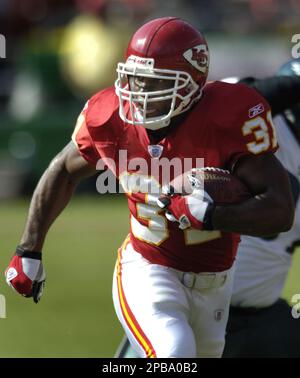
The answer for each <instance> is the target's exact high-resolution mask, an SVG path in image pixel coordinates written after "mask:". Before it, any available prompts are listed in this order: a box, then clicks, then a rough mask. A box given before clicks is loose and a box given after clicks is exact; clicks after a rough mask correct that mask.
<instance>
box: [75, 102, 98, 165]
mask: <svg viewBox="0 0 300 378" xmlns="http://www.w3.org/2000/svg"><path fill="white" fill-rule="evenodd" d="M88 106H89V102H87V103H86V105H85V107H84V108H83V110H82V112H81V113H80V115H79V117H78V118H77V122H76V126H75V129H74V132H73V134H72V141H73V142H74V144H75V145H76V147H77V149H78V152H79V153H80V155H81V156H82V157H83V158H84V159H85V160H86V161H87V162H88V163H90V164H92V165H94V166H96V164H97V161H98V159H99V154H98V152H97V150H96V148H95V145H94V142H93V140H92V137H91V135H90V132H89V130H88V127H87V123H86V113H87V110H88Z"/></svg>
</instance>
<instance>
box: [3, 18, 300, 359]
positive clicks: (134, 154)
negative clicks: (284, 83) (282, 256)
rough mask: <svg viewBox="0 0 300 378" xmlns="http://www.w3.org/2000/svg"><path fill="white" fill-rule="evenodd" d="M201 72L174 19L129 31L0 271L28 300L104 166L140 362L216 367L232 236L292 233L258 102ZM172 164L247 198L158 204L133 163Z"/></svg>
mask: <svg viewBox="0 0 300 378" xmlns="http://www.w3.org/2000/svg"><path fill="white" fill-rule="evenodd" d="M208 67H209V52H208V47H207V43H206V40H205V39H204V37H203V36H202V34H201V33H200V32H199V31H198V30H196V29H195V28H194V27H193V26H191V25H190V24H188V23H187V22H185V21H183V20H182V19H179V18H176V17H166V18H160V19H155V20H153V21H150V22H148V23H146V24H145V25H143V26H142V27H141V28H140V29H138V30H137V31H136V33H135V34H134V35H133V37H132V39H131V40H130V42H129V45H128V49H127V53H126V59H125V62H124V63H119V65H118V67H117V72H118V79H117V80H116V83H115V88H113V87H110V88H107V89H105V90H102V91H101V92H99V93H97V94H96V95H95V96H93V97H92V98H91V99H90V100H89V101H88V103H87V104H86V106H85V107H84V109H83V111H82V113H81V115H80V116H79V118H78V122H77V125H76V127H75V131H74V134H73V138H72V142H70V143H69V144H68V145H67V146H66V147H65V148H64V149H63V151H62V152H61V153H60V154H58V156H56V157H55V158H54V160H53V161H52V162H51V163H50V166H49V168H48V169H47V170H46V172H45V173H44V175H43V176H42V178H41V180H40V182H39V184H38V186H37V188H36V190H35V192H34V194H33V197H32V200H31V204H30V209H29V215H28V219H27V223H26V227H25V231H24V233H23V236H22V238H21V241H20V244H19V246H18V247H17V250H16V254H15V255H14V257H13V258H12V260H11V262H10V264H9V266H8V268H7V270H6V280H7V282H8V283H9V284H10V285H11V286H12V287H13V288H14V289H15V290H16V291H17V292H18V293H20V294H22V295H24V296H26V297H30V296H33V299H34V301H35V302H38V301H39V299H40V296H41V292H42V288H43V283H44V280H45V274H44V269H43V267H42V261H41V258H42V248H43V244H44V241H45V237H46V234H47V232H48V230H49V227H50V226H51V224H52V223H53V221H54V220H55V219H56V218H57V217H58V215H59V214H60V212H61V211H62V210H63V209H64V208H65V206H66V205H67V203H68V202H69V200H70V198H71V196H72V193H73V192H74V190H75V188H76V185H77V183H78V182H79V181H80V180H81V179H83V178H84V177H87V176H89V175H92V174H95V172H96V165H97V163H98V162H99V160H100V162H101V164H100V166H101V167H102V163H103V162H104V163H105V164H106V165H107V166H108V167H110V168H111V169H112V171H113V172H114V174H115V175H116V176H117V177H118V178H119V180H120V183H121V184H122V186H123V188H124V191H125V193H126V195H127V198H128V204H129V209H130V213H131V218H130V234H129V236H128V237H127V238H126V239H125V241H124V243H123V245H122V246H121V248H120V249H119V251H118V257H117V264H116V269H115V273H114V278H113V300H114V306H115V310H116V313H117V316H118V318H119V320H120V322H121V324H122V326H123V328H124V330H125V333H126V335H127V337H128V338H129V340H130V343H131V345H132V346H133V348H134V349H135V351H136V352H137V353H138V355H139V356H141V357H148V358H154V357H197V356H198V357H221V355H222V352H223V348H224V341H225V327H226V323H227V318H228V312H229V303H230V297H231V291H232V283H233V270H234V268H233V262H234V259H235V255H236V250H237V246H238V243H239V234H246V235H252V236H260V237H262V236H266V235H270V234H275V233H279V232H283V231H288V230H289V229H290V227H291V226H292V223H293V216H294V206H293V198H292V193H291V188H290V182H289V178H288V175H287V173H286V171H285V170H284V168H283V167H282V165H281V163H280V162H279V161H278V159H276V157H275V156H274V154H273V153H274V152H275V151H276V149H277V140H276V135H275V132H274V126H273V123H272V118H271V111H270V107H269V105H268V103H267V102H266V101H265V99H264V98H263V97H262V96H260V95H259V94H258V92H256V91H255V90H253V89H250V88H248V87H247V86H245V85H243V84H241V85H231V84H227V83H222V82H214V83H210V84H207V85H205V83H206V78H207V74H208ZM124 151H126V156H127V160H126V159H125V160H126V161H124V158H123V155H122V157H120V152H124ZM174 158H177V159H179V160H180V161H182V162H184V160H185V159H186V158H190V159H192V162H193V167H196V165H198V162H197V161H196V159H197V158H202V159H204V164H205V166H208V167H217V168H226V169H228V170H229V171H230V172H232V173H233V174H234V175H236V177H237V178H239V179H240V180H241V181H243V182H244V183H245V184H246V185H247V187H248V189H249V190H250V192H251V193H252V194H253V196H252V197H251V198H249V199H248V200H246V201H244V202H242V203H239V204H233V205H228V206H219V205H216V204H214V203H213V201H212V200H211V199H209V196H207V195H205V193H204V192H203V191H202V192H201V191H199V190H197V191H195V193H194V192H193V193H191V194H190V195H187V196H179V195H171V193H169V192H168V191H167V192H164V195H163V196H162V190H161V184H162V183H163V182H162V179H161V177H160V176H155V175H152V172H148V173H147V172H145V171H144V170H142V169H141V168H140V167H139V166H138V165H137V164H134V163H136V161H138V162H139V163H140V162H141V161H143V162H145V163H146V166H147V167H150V166H151V164H152V163H153V161H156V162H157V161H160V160H163V159H165V160H164V161H171V160H172V159H174ZM98 167H99V164H98ZM144 169H145V167H144ZM171 179H172V177H171ZM149 184H150V185H149ZM145 188H151V189H147V190H145ZM170 209H172V212H171V213H170ZM176 219H177V220H178V222H173V221H174V220H176Z"/></svg>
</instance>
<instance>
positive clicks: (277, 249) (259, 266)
mask: <svg viewBox="0 0 300 378" xmlns="http://www.w3.org/2000/svg"><path fill="white" fill-rule="evenodd" d="M274 124H275V127H276V132H277V139H278V143H279V146H281V148H279V150H278V151H277V152H276V156H277V158H278V159H279V160H280V162H281V163H282V164H283V166H284V167H285V168H286V169H287V170H288V171H289V172H290V173H291V174H293V175H294V176H295V177H296V178H297V180H296V183H297V181H298V183H300V146H299V144H298V142H297V141H296V139H295V137H294V135H293V134H292V132H291V130H290V129H289V127H288V125H287V123H286V121H285V119H284V118H283V117H282V116H277V117H275V118H274ZM299 202H300V198H299V199H298V201H297V205H296V212H295V221H294V225H293V227H292V229H291V230H290V231H288V232H285V233H282V234H279V236H277V237H276V238H275V239H273V240H269V241H268V240H264V239H261V238H255V237H251V236H243V237H242V238H241V243H240V246H239V249H238V254H237V259H236V264H235V265H236V266H235V268H236V270H235V279H234V286H233V295H232V300H231V304H232V305H234V306H241V307H265V306H269V305H271V304H273V303H274V302H275V301H276V300H277V299H278V298H279V297H280V295H281V291H282V289H283V286H284V284H285V280H286V278H287V274H288V271H289V268H290V266H291V262H292V256H291V254H289V253H288V252H287V248H289V247H291V246H292V245H293V243H294V242H295V241H296V240H299V239H300V204H299Z"/></svg>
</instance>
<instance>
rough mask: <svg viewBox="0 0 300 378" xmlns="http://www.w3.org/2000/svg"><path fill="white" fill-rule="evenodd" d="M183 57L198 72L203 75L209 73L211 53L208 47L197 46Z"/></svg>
mask: <svg viewBox="0 0 300 378" xmlns="http://www.w3.org/2000/svg"><path fill="white" fill-rule="evenodd" d="M183 56H184V57H185V59H186V60H187V61H188V62H189V63H191V65H192V66H193V67H195V68H196V69H197V70H198V71H200V72H202V73H203V74H206V73H207V69H208V65H209V52H208V48H207V46H206V45H204V44H202V45H197V46H194V47H192V48H191V49H189V50H187V51H186V52H185V53H184V54H183Z"/></svg>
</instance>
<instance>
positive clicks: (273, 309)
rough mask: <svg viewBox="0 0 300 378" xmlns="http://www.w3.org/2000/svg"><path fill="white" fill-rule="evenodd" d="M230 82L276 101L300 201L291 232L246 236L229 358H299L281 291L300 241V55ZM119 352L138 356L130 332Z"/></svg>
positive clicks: (295, 327) (298, 329)
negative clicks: (273, 71) (274, 71)
mask: <svg viewBox="0 0 300 378" xmlns="http://www.w3.org/2000/svg"><path fill="white" fill-rule="evenodd" d="M224 81H225V82H229V83H237V82H240V83H244V84H246V85H248V86H250V87H253V88H255V89H256V90H257V91H259V93H260V94H262V95H263V96H264V97H265V98H266V99H267V100H268V102H269V104H270V105H271V108H272V114H273V116H276V117H275V118H274V124H275V127H276V130H277V137H278V140H279V144H280V146H281V148H280V149H279V150H278V151H277V152H276V155H277V157H278V158H279V160H280V161H281V162H282V163H283V164H284V166H285V167H286V169H287V171H288V172H289V175H290V179H291V184H292V189H293V194H294V201H295V204H296V205H295V208H296V217H295V222H294V225H293V227H292V229H291V230H290V231H288V232H287V233H284V234H279V235H278V236H277V237H266V238H253V237H248V236H243V237H242V241H241V243H240V244H239V248H238V255H237V256H238V257H237V262H238V264H237V266H236V269H235V279H234V286H233V293H234V295H233V297H232V303H234V304H236V306H231V307H230V313H229V320H228V324H227V333H226V344H225V350H224V357H299V356H300V350H299V348H297V342H298V338H299V335H300V322H299V321H298V322H297V321H296V320H295V319H294V318H293V317H292V308H291V307H290V306H289V305H288V304H287V303H286V301H284V300H283V299H280V294H281V290H282V287H283V285H284V282H285V280H286V278H287V273H288V271H289V268H290V265H291V255H292V253H293V252H294V251H295V248H296V247H297V245H298V244H300V242H298V240H299V236H298V235H299V233H300V230H299V227H300V226H299V224H300V210H297V209H298V207H297V200H298V196H299V189H300V186H299V175H300V159H299V152H300V151H298V149H299V143H300V59H293V60H291V61H290V62H288V63H286V64H285V65H284V66H282V67H281V68H280V70H279V71H278V75H277V76H273V77H269V78H266V79H255V78H253V77H247V78H244V79H242V80H239V79H238V78H237V77H232V78H227V79H224ZM298 217H299V220H298ZM236 295H237V298H236ZM258 300H259V302H260V306H259V307H257V301H258ZM244 306H246V307H244ZM255 315H257V316H255ZM265 330H267V331H265ZM115 356H116V357H120V358H124V357H125V358H130V357H137V354H136V353H135V351H134V350H133V349H132V348H131V347H130V343H129V341H128V339H127V338H126V337H124V339H123V340H122V342H121V344H120V346H119V348H118V350H117V352H116V355H115Z"/></svg>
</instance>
